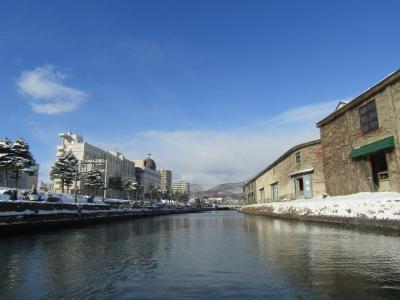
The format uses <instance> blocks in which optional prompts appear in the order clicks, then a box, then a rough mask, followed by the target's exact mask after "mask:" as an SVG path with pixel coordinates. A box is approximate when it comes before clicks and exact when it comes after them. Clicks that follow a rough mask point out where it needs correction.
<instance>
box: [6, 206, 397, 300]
mask: <svg viewBox="0 0 400 300" xmlns="http://www.w3.org/2000/svg"><path fill="white" fill-rule="evenodd" d="M399 249H400V238H399V236H398V235H392V236H391V235H383V234H381V233H378V232H372V231H358V230H349V229H343V228H340V227H332V226H325V225H316V224H310V223H301V222H289V221H282V220H274V219H269V218H266V217H259V216H250V215H242V214H238V213H236V212H216V213H206V214H192V215H176V216H165V217H158V218H149V219H138V220H131V221H123V222H117V223H109V224H102V225H96V226H91V227H85V228H79V229H68V230H61V231H52V232H48V233H45V234H35V235H26V236H18V237H13V238H11V237H10V238H2V239H1V240H0V280H1V283H2V284H1V286H0V299H8V298H14V299H36V298H48V299H58V298H60V297H64V298H110V299H115V298H126V299H131V298H140V299H154V298H163V299H165V298H169V299H178V298H182V299H183V298H229V299H232V298H251V299H257V298H258V299H265V298H275V299H296V298H305V299H329V298H337V299H342V298H354V299H368V298H370V299H376V298H385V299H387V298H393V299H395V298H398V297H399V296H400V293H399V288H400V255H399V252H398V250H399Z"/></svg>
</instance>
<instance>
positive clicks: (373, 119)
mask: <svg viewBox="0 0 400 300" xmlns="http://www.w3.org/2000/svg"><path fill="white" fill-rule="evenodd" d="M358 115H359V118H360V127H361V130H362V132H363V133H369V132H371V131H374V130H376V129H378V128H379V118H378V110H377V108H376V101H375V99H373V100H371V101H368V102H367V103H365V104H363V105H362V106H360V107H359V109H358Z"/></svg>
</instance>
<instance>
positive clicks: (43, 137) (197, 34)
mask: <svg viewBox="0 0 400 300" xmlns="http://www.w3.org/2000/svg"><path fill="white" fill-rule="evenodd" d="M399 11H400V2H399V1H351V0H350V1H349V0H347V1H308V0H305V1H255V0H254V1H239V0H236V1H220V0H217V1H215V0H214V1H205V0H203V1H191V0H186V1H184V0H181V1H172V0H162V1H151V0H150V1H122V0H121V1H98V0H97V1H77V0H76V1H73V0H70V1H58V0H55V1H45V0H41V1H18V0H12V1H7V0H3V1H1V9H0V104H1V110H0V111H1V126H0V138H1V137H9V138H11V139H15V138H18V137H24V138H25V139H26V140H27V141H28V142H29V144H30V146H31V150H32V153H33V155H34V157H35V159H36V160H37V161H38V163H40V180H43V181H47V182H48V181H49V177H48V173H49V169H50V167H51V164H52V163H53V162H54V160H55V155H56V146H57V144H59V143H60V140H59V138H58V136H57V134H58V133H60V132H66V131H68V130H70V131H73V132H77V133H79V134H81V135H83V136H84V139H85V141H87V142H89V143H91V144H95V145H98V146H101V147H103V148H105V149H118V150H119V151H121V152H122V153H123V154H124V155H125V156H126V157H127V158H130V159H142V158H145V157H146V155H147V153H151V154H152V157H153V159H154V160H155V161H156V163H157V167H158V168H167V169H171V170H172V172H173V177H174V179H175V180H180V179H185V180H189V181H190V182H191V183H197V184H201V185H206V186H214V185H217V184H220V183H226V182H239V181H243V180H246V179H247V178H249V177H250V176H252V175H253V174H255V173H256V172H258V171H259V170H261V169H263V168H264V167H265V166H267V165H268V164H269V163H271V162H272V161H273V160H274V159H276V158H277V157H278V156H279V155H280V154H281V153H283V152H284V151H285V150H287V149H288V148H290V147H291V146H293V145H296V144H298V143H302V142H305V141H308V140H311V139H316V138H318V137H319V131H318V129H317V128H316V127H315V123H316V122H317V121H319V120H321V119H322V118H323V117H324V116H326V115H328V114H329V113H330V112H332V111H333V110H334V108H335V106H336V104H337V102H338V101H340V100H349V99H350V100H351V99H352V98H353V97H355V96H357V95H358V94H360V93H361V92H362V91H364V90H365V89H367V88H368V87H370V86H371V85H373V84H375V83H376V82H378V81H379V80H381V79H382V78H384V77H385V76H386V75H388V74H389V73H391V72H393V71H395V70H397V69H399V67H400V64H399V55H400V35H399V31H398V28H400V24H399V23H400V19H399V18H398V12H399Z"/></svg>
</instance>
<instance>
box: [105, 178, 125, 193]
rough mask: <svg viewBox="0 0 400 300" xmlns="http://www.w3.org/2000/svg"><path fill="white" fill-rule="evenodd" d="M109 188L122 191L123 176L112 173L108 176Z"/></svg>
mask: <svg viewBox="0 0 400 300" xmlns="http://www.w3.org/2000/svg"><path fill="white" fill-rule="evenodd" d="M107 189H110V190H113V191H122V190H123V183H122V179H121V176H118V175H114V176H113V175H112V176H110V177H108V184H107Z"/></svg>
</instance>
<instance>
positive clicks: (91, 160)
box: [54, 132, 136, 196]
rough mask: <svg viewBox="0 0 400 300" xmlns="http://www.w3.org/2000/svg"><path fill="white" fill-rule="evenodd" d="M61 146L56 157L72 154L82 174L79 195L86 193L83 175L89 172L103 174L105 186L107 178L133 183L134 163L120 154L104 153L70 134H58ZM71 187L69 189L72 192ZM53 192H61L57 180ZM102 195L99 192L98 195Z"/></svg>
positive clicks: (114, 152)
mask: <svg viewBox="0 0 400 300" xmlns="http://www.w3.org/2000/svg"><path fill="white" fill-rule="evenodd" d="M59 137H60V138H61V145H59V146H57V156H60V155H62V154H63V153H65V152H68V151H72V153H73V154H74V155H75V156H76V158H77V159H78V160H79V169H80V172H81V173H82V174H83V175H82V176H81V180H78V182H77V189H78V190H79V191H80V193H83V194H86V193H88V191H87V189H86V188H85V186H84V185H83V182H84V178H85V175H84V174H85V173H86V172H87V171H89V170H94V169H100V170H101V171H102V173H103V179H104V178H105V185H107V180H108V178H109V176H120V177H121V179H122V182H125V181H127V180H130V181H133V182H134V181H135V180H136V177H135V163H134V162H133V161H131V160H129V159H126V158H125V157H124V156H123V155H122V154H121V153H119V152H116V151H106V150H103V149H101V148H99V147H96V146H93V145H91V144H88V143H86V142H84V140H83V137H82V136H80V135H77V134H73V133H71V132H68V133H60V134H59ZM72 189H73V187H71V188H70V190H72ZM54 190H55V191H56V192H60V191H61V185H60V182H59V181H58V180H55V181H54ZM111 193H112V192H111V191H109V192H108V195H107V196H110V194H111ZM100 194H101V195H102V193H101V192H99V195H100Z"/></svg>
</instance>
